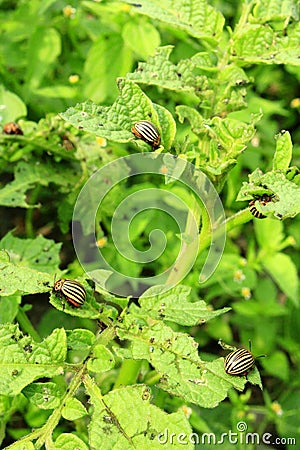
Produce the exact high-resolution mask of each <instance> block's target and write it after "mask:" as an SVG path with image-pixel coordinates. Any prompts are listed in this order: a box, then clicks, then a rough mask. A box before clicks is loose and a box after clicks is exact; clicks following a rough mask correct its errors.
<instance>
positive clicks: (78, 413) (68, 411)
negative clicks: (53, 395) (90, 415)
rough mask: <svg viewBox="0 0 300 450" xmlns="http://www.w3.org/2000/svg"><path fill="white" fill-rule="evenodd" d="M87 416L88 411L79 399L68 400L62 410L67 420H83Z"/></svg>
mask: <svg viewBox="0 0 300 450" xmlns="http://www.w3.org/2000/svg"><path fill="white" fill-rule="evenodd" d="M86 415H87V410H86V409H85V407H84V406H83V404H82V403H81V402H80V401H79V400H77V398H68V399H67V401H66V404H65V406H64V407H63V409H62V416H63V417H64V418H65V419H67V420H76V419H81V417H84V416H86Z"/></svg>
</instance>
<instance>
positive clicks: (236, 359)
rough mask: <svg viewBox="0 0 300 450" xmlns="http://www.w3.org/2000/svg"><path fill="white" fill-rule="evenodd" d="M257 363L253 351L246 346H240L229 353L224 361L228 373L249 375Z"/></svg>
mask: <svg viewBox="0 0 300 450" xmlns="http://www.w3.org/2000/svg"><path fill="white" fill-rule="evenodd" d="M254 364H255V359H254V356H253V355H252V353H251V352H250V351H249V350H246V349H245V348H239V349H237V350H234V351H233V352H231V353H229V354H228V355H227V356H226V358H225V361H224V369H225V372H226V373H227V374H228V375H237V376H240V377H241V376H244V375H247V374H248V373H249V372H250V371H251V370H252V369H253V366H254Z"/></svg>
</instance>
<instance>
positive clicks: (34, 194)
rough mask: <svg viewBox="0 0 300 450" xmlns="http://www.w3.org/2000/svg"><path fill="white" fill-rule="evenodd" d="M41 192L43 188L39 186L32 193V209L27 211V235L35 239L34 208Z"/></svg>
mask: <svg viewBox="0 0 300 450" xmlns="http://www.w3.org/2000/svg"><path fill="white" fill-rule="evenodd" d="M40 190H41V186H40V185H38V186H37V187H36V188H35V189H33V191H32V192H31V196H30V205H32V207H31V208H28V209H27V212H26V217H25V230H26V235H27V237H28V238H34V237H35V232H34V226H33V220H32V219H33V214H34V211H35V208H34V207H33V206H34V205H35V203H36V199H37V198H38V196H39V193H40Z"/></svg>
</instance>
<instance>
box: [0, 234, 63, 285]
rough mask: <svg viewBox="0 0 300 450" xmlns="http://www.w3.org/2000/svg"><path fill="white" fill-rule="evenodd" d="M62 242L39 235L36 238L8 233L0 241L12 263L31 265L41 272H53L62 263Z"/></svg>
mask: <svg viewBox="0 0 300 450" xmlns="http://www.w3.org/2000/svg"><path fill="white" fill-rule="evenodd" d="M61 246H62V244H61V243H59V244H56V243H55V242H54V241H53V240H52V239H46V238H44V236H42V235H39V236H37V237H36V238H35V239H20V238H18V237H15V236H13V234H12V232H9V233H7V234H6V235H5V236H4V237H3V238H2V239H1V241H0V249H3V250H5V251H6V252H7V253H8V255H9V260H10V262H11V263H12V264H15V265H17V266H19V267H30V268H31V269H35V270H38V271H41V272H46V273H50V274H52V276H53V274H54V273H55V270H57V268H58V266H59V264H60V257H59V252H60V250H61Z"/></svg>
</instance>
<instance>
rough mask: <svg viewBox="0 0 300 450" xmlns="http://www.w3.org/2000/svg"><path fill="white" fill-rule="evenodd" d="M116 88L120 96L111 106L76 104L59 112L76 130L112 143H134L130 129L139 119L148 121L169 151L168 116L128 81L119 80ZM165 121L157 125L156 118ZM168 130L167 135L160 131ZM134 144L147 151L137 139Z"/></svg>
mask: <svg viewBox="0 0 300 450" xmlns="http://www.w3.org/2000/svg"><path fill="white" fill-rule="evenodd" d="M118 87H119V90H120V96H119V97H118V98H117V100H116V101H115V102H114V104H113V105H112V106H110V107H107V106H97V105H95V104H94V103H92V102H86V103H82V104H77V105H76V106H75V107H72V108H69V109H68V110H67V111H66V112H65V113H61V116H62V118H63V119H65V120H67V121H69V122H70V123H72V125H74V126H75V127H77V128H80V129H84V130H86V131H90V132H92V133H94V134H96V136H101V137H103V138H106V139H109V140H111V141H115V142H121V143H122V142H123V143H124V142H130V141H133V139H134V137H133V133H132V132H131V128H132V126H133V124H134V123H135V122H137V121H139V120H143V119H148V120H149V119H150V120H151V122H153V123H154V125H156V126H157V128H158V130H159V132H160V134H161V143H162V145H164V146H165V149H166V150H168V149H169V147H170V145H171V142H172V140H173V138H174V135H171V131H172V130H174V129H175V121H174V119H173V118H172V116H171V114H170V113H169V112H168V111H167V110H166V109H165V108H163V107H162V106H158V105H154V104H153V103H152V102H151V100H150V99H149V98H148V97H147V96H146V94H144V93H143V92H142V90H141V89H140V88H139V87H138V86H137V85H136V84H134V83H133V82H131V81H129V80H124V79H119V81H118ZM160 118H163V120H167V122H162V123H160V122H159V119H160ZM162 129H163V130H165V129H166V130H167V132H166V135H165V131H164V133H161V130H162ZM136 143H137V145H141V146H142V147H143V148H145V147H144V145H146V146H147V148H150V147H149V146H148V145H147V144H145V143H144V142H143V141H141V140H136Z"/></svg>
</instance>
